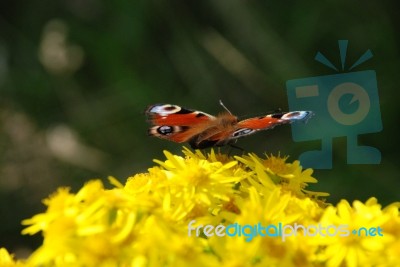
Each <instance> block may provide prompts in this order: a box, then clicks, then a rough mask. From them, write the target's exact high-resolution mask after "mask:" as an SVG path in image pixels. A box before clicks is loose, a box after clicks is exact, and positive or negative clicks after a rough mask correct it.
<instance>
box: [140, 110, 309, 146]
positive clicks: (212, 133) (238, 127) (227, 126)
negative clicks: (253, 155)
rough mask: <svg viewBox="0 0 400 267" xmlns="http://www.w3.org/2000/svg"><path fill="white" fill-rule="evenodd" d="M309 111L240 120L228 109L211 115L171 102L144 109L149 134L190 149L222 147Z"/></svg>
mask: <svg viewBox="0 0 400 267" xmlns="http://www.w3.org/2000/svg"><path fill="white" fill-rule="evenodd" d="M312 114H313V113H312V112H311V111H292V112H280V113H274V114H269V115H264V116H259V117H255V118H249V119H245V120H239V119H238V117H236V116H234V115H232V114H231V113H230V112H229V111H228V110H227V111H225V112H222V113H220V114H219V115H217V116H212V115H210V114H207V113H204V112H202V111H196V110H190V109H186V108H183V107H180V106H177V105H171V104H156V105H152V106H150V107H148V108H147V109H146V115H147V117H148V120H149V122H150V123H151V124H152V125H153V126H152V127H151V128H150V129H149V131H148V132H149V135H151V136H155V137H158V138H161V139H166V140H170V141H173V142H177V143H184V142H189V144H190V145H191V147H192V148H207V147H212V146H224V145H227V144H229V143H230V142H232V141H235V140H236V139H237V138H240V137H243V136H247V135H250V134H253V133H255V132H257V131H260V130H267V129H271V128H273V127H275V126H277V125H281V124H288V123H291V122H294V121H302V120H307V119H308V118H309V117H311V116H312Z"/></svg>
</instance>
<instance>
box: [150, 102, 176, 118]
mask: <svg viewBox="0 0 400 267" xmlns="http://www.w3.org/2000/svg"><path fill="white" fill-rule="evenodd" d="M181 110H182V108H181V107H180V106H177V105H170V104H166V105H154V106H151V107H150V108H149V109H148V110H147V112H149V113H157V114H160V115H161V116H165V115H169V114H176V113H178V112H180V111H181Z"/></svg>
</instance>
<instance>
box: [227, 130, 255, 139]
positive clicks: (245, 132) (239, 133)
mask: <svg viewBox="0 0 400 267" xmlns="http://www.w3.org/2000/svg"><path fill="white" fill-rule="evenodd" d="M254 132H255V130H252V129H249V128H242V129H238V130H236V131H234V132H233V133H232V137H234V138H237V137H240V136H243V135H249V134H252V133H254Z"/></svg>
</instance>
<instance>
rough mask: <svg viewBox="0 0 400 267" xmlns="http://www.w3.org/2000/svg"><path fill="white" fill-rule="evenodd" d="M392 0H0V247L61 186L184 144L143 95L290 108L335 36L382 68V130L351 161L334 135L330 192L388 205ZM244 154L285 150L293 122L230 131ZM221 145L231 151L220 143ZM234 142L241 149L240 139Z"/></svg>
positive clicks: (395, 144) (399, 179)
mask: <svg viewBox="0 0 400 267" xmlns="http://www.w3.org/2000/svg"><path fill="white" fill-rule="evenodd" d="M396 4H397V3H396V2H395V1H385V2H384V1H381V2H378V1H371V2H366V1H364V2H360V1H344V0H339V1H307V2H300V1H285V2H280V1H236V0H233V1H232V0H231V1H227V0H225V1H212V0H207V1H123V0H117V1H100V0H60V1H39V0H32V1H29V2H28V1H21V0H19V1H2V2H1V3H0V203H1V204H0V217H1V219H0V225H1V227H0V247H3V246H5V247H7V248H8V249H9V250H11V251H12V252H14V253H17V255H22V256H23V255H24V254H25V255H26V254H27V253H30V250H32V249H34V248H36V247H37V246H38V245H39V244H40V241H41V237H40V235H36V236H34V237H27V236H21V235H20V231H21V229H22V226H21V221H22V220H23V219H25V218H29V217H31V216H32V215H34V214H35V213H38V212H42V211H44V209H45V208H44V206H43V205H42V204H41V200H42V199H43V198H45V197H47V196H48V195H49V194H51V193H52V192H53V191H55V190H56V188H57V187H59V186H69V187H71V188H72V190H73V191H74V192H76V190H78V189H79V188H80V187H81V186H82V184H83V183H85V182H86V181H88V180H90V179H92V178H101V179H103V180H104V181H106V178H107V176H108V175H113V176H115V177H117V178H118V179H119V180H120V181H122V182H123V181H125V179H126V177H128V176H129V175H132V174H134V173H137V172H144V171H146V170H147V168H149V167H151V166H153V165H154V163H153V162H152V159H153V158H158V159H163V158H164V156H163V154H162V151H163V150H164V149H168V150H170V151H172V152H174V153H180V150H181V149H182V146H181V145H179V144H174V143H170V142H167V141H163V140H158V139H155V138H151V137H148V136H147V127H148V125H147V123H146V120H145V117H144V114H143V111H144V109H145V108H146V106H147V105H150V104H154V103H172V104H179V105H183V106H185V107H189V108H193V109H198V110H202V111H205V112H207V113H210V114H218V112H220V111H221V110H222V108H221V107H220V106H219V104H218V101H219V99H222V100H223V101H224V103H225V105H226V106H227V107H228V108H229V109H230V110H231V111H232V112H233V113H235V114H237V115H239V116H242V115H243V116H254V115H260V114H263V113H265V112H268V111H273V110H276V109H278V108H282V109H283V110H286V109H288V104H287V95H286V88H285V83H286V81H287V80H290V79H297V78H304V77H311V76H318V75H328V74H332V73H333V71H332V70H331V69H329V68H327V67H326V66H323V65H322V64H320V63H318V62H316V61H314V56H315V54H316V52H317V51H321V52H322V53H323V54H324V55H325V56H327V57H328V58H329V59H330V60H331V61H332V62H333V63H334V64H335V65H339V62H340V57H339V50H338V45H337V40H339V39H347V40H349V47H348V52H347V61H348V62H349V64H350V62H352V63H353V62H355V60H356V59H357V58H358V57H359V56H360V55H361V54H362V53H364V52H365V51H366V50H367V49H371V50H372V52H373V54H374V57H373V58H372V59H371V60H369V61H367V62H366V63H364V64H362V65H361V66H359V67H357V70H367V69H373V70H376V73H377V79H378V88H379V94H380V103H381V112H382V120H383V131H382V132H380V133H374V134H367V135H363V136H360V138H359V143H360V144H365V145H371V146H374V147H376V148H378V149H379V150H380V151H381V152H382V163H381V164H380V165H347V164H346V138H345V137H343V138H335V139H334V141H333V144H334V148H333V150H334V162H333V164H334V165H333V169H332V170H316V171H315V177H316V178H317V179H318V180H319V183H318V184H317V185H312V186H311V187H310V188H309V189H311V190H315V191H324V192H330V193H331V196H330V197H329V198H328V201H329V202H331V203H336V202H337V201H339V200H340V199H342V198H346V199H348V200H349V201H353V200H355V199H360V200H362V201H365V200H366V199H367V198H369V197H370V196H376V197H377V198H378V199H379V201H380V202H381V203H382V204H383V205H387V204H388V203H390V202H393V201H398V200H399V196H400V193H399V186H400V175H399V174H400V171H399V170H400V167H399V154H398V153H399V141H398V134H399V108H398V105H399V99H398V95H399V93H398V92H399V88H397V84H398V81H397V78H398V77H399V75H398V71H399V63H400V55H399V36H400V35H399V30H400V27H399V25H400V21H399V16H398V15H397V11H398V6H397V5H396ZM238 145H239V146H240V147H242V148H244V149H245V151H247V152H256V153H258V154H259V155H262V154H263V153H265V152H267V153H268V154H269V153H274V154H276V153H278V152H280V153H281V154H283V155H290V158H289V161H293V160H295V159H296V158H297V157H298V155H299V154H300V153H301V152H302V151H306V150H308V149H309V148H311V147H312V148H317V147H318V145H319V142H318V140H317V141H315V142H314V141H312V142H307V143H294V142H293V141H292V139H291V132H290V127H288V126H284V127H280V128H276V129H274V130H273V131H266V132H262V133H258V134H256V135H253V136H251V137H248V138H245V139H243V140H240V141H239V142H238ZM224 151H227V150H224ZM235 153H240V151H235Z"/></svg>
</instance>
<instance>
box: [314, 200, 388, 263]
mask: <svg viewBox="0 0 400 267" xmlns="http://www.w3.org/2000/svg"><path fill="white" fill-rule="evenodd" d="M389 221H390V216H388V214H386V213H385V212H384V211H383V210H382V209H381V206H380V205H379V204H378V203H377V200H376V199H375V198H370V199H369V200H368V201H367V202H366V203H365V204H364V203H362V202H360V201H354V203H353V207H351V206H350V204H349V203H348V202H347V201H346V200H342V201H340V202H339V204H338V205H337V206H336V207H333V206H330V207H328V208H327V209H326V210H325V211H324V214H323V216H322V218H321V221H320V223H321V224H322V225H324V226H325V227H327V231H328V232H330V234H329V233H327V234H326V236H325V237H321V236H320V237H319V238H318V240H317V242H319V243H320V244H321V245H326V248H325V249H324V251H323V252H322V254H321V258H322V259H323V260H325V261H327V266H342V265H343V264H345V266H349V267H352V266H377V265H378V264H382V263H383V262H386V258H385V257H383V254H384V253H385V250H386V249H387V248H389V247H390V246H391V244H392V243H393V242H394V240H395V237H394V236H393V235H391V234H390V233H388V232H385V231H384V228H383V225H385V224H387V223H388V222H389ZM329 230H330V231H329ZM334 233H336V234H334Z"/></svg>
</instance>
